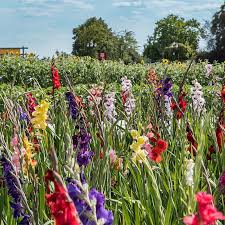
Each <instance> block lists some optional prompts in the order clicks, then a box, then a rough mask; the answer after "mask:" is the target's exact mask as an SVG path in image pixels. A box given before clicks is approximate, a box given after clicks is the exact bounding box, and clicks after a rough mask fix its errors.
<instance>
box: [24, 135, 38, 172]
mask: <svg viewBox="0 0 225 225" xmlns="http://www.w3.org/2000/svg"><path fill="white" fill-rule="evenodd" d="M23 145H24V149H25V151H24V159H25V164H24V170H25V172H26V173H27V172H28V170H29V167H30V166H31V167H32V168H34V167H35V166H36V164H37V161H36V160H34V159H33V157H34V155H35V154H33V153H32V150H33V145H32V144H31V143H30V142H29V141H28V138H27V136H25V135H24V137H23Z"/></svg>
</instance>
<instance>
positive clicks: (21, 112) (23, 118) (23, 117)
mask: <svg viewBox="0 0 225 225" xmlns="http://www.w3.org/2000/svg"><path fill="white" fill-rule="evenodd" d="M18 112H19V115H20V117H19V119H20V120H25V121H27V122H29V117H28V115H27V113H26V112H23V109H22V107H21V106H19V107H18Z"/></svg>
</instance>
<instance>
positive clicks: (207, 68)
mask: <svg viewBox="0 0 225 225" xmlns="http://www.w3.org/2000/svg"><path fill="white" fill-rule="evenodd" d="M212 69H213V66H212V64H206V65H205V71H206V76H207V77H208V76H209V75H210V74H211V73H212Z"/></svg>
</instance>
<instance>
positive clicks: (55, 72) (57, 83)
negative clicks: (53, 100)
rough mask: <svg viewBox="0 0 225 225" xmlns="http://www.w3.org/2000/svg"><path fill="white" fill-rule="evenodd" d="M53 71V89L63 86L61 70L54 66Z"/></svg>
mask: <svg viewBox="0 0 225 225" xmlns="http://www.w3.org/2000/svg"><path fill="white" fill-rule="evenodd" d="M51 71H52V83H53V89H59V88H60V87H61V83H60V78H59V71H58V69H56V68H55V67H54V66H52V67H51Z"/></svg>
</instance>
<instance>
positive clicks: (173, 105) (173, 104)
mask: <svg viewBox="0 0 225 225" xmlns="http://www.w3.org/2000/svg"><path fill="white" fill-rule="evenodd" d="M170 107H171V109H172V110H175V109H176V108H177V104H176V103H175V102H174V101H172V103H171V105H170Z"/></svg>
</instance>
